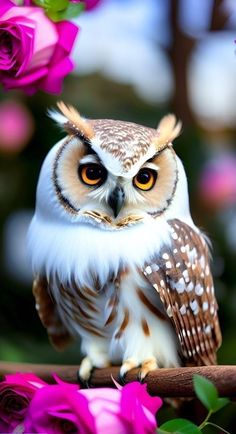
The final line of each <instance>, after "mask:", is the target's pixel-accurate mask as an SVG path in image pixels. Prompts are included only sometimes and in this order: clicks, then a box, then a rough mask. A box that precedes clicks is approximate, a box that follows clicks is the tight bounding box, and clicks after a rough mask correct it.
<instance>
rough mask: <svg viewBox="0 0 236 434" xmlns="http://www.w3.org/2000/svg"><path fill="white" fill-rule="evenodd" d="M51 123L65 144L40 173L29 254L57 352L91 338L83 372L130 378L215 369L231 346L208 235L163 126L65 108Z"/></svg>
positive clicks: (173, 133) (171, 132)
mask: <svg viewBox="0 0 236 434" xmlns="http://www.w3.org/2000/svg"><path fill="white" fill-rule="evenodd" d="M58 107H59V110H60V111H59V112H57V111H53V112H51V117H52V118H53V119H54V120H55V121H56V122H57V123H58V124H59V125H60V126H62V128H63V129H64V131H65V132H66V133H67V136H66V137H65V138H63V139H62V140H61V141H59V143H57V144H56V145H55V146H54V147H53V148H52V149H51V150H50V152H49V153H48V155H47V157H46V159H45V161H44V163H43V166H42V169H41V173H40V176H39V181H38V187H37V198H36V210H35V214H34V217H33V219H32V222H31V225H30V228H29V233H28V246H29V253H30V257H31V259H32V268H33V274H34V283H33V293H34V296H35V299H36V309H37V310H38V314H39V317H40V319H41V321H42V323H43V325H44V326H45V327H46V328H47V332H48V335H49V338H50V341H51V342H52V344H53V345H54V346H55V347H56V348H57V349H59V350H63V349H64V348H65V347H66V346H67V345H68V344H69V343H70V342H71V341H72V340H73V339H75V338H77V337H80V338H81V351H82V353H83V354H84V358H83V360H82V362H81V364H80V369H79V375H80V377H81V378H82V379H83V380H84V381H87V380H88V379H89V377H90V375H91V371H92V369H93V368H94V367H98V368H102V367H107V366H109V365H110V364H120V365H121V368H120V375H121V377H122V378H124V377H125V375H126V374H127V372H128V371H130V370H131V369H133V368H136V367H138V368H139V371H138V372H139V378H140V380H143V379H144V378H145V376H146V375H147V374H148V373H149V372H150V371H152V370H155V369H157V368H161V367H164V368H170V367H178V366H193V365H210V364H215V363H216V351H217V349H218V347H219V346H220V344H221V332H220V326H219V322H218V316H217V309H218V307H217V302H216V299H215V295H214V286H213V280H212V275H211V271H210V265H209V249H208V243H207V239H206V237H205V236H204V234H203V233H202V232H201V231H200V230H199V229H198V228H197V227H196V226H195V224H194V223H193V220H192V218H191V215H190V211H189V201H188V190H187V181H186V175H185V171H184V168H183V165H182V163H181V161H180V159H179V158H178V156H177V155H176V153H175V151H174V149H173V145H172V142H173V140H174V139H175V138H176V137H177V136H178V135H179V134H180V130H181V123H180V122H177V121H176V118H175V116H174V115H173V114H169V115H167V116H165V117H164V118H163V119H162V120H161V121H160V123H159V125H158V127H157V129H154V128H147V127H144V126H141V125H138V124H135V123H131V122H124V121H118V120H109V119H98V120H87V119H85V118H82V117H81V116H80V114H79V112H78V111H77V110H76V109H75V108H73V107H72V106H70V105H66V104H64V103H63V102H60V103H58Z"/></svg>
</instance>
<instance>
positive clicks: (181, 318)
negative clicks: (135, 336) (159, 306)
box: [143, 219, 221, 365]
mask: <svg viewBox="0 0 236 434" xmlns="http://www.w3.org/2000/svg"><path fill="white" fill-rule="evenodd" d="M168 223H169V225H170V227H171V235H172V246H171V248H170V247H165V248H163V249H162V251H161V253H160V256H158V258H154V259H153V261H152V263H151V264H146V265H145V268H144V270H143V273H144V275H145V276H146V278H147V279H148V281H149V282H150V283H151V284H152V285H153V287H154V288H155V289H156V291H158V293H159V295H160V299H161V301H162V303H163V305H164V307H165V309H166V312H167V315H168V316H169V318H170V320H171V321H172V323H173V325H174V328H175V330H176V333H177V336H178V338H179V342H180V345H181V349H182V353H183V359H184V364H185V365H191V364H194V365H196V364H197V365H209V364H215V363H216V351H217V349H218V348H219V346H220V344H221V331H220V326H219V321H218V316H217V309H218V306H217V302H216V299H215V295H214V287H213V280H212V276H211V272H210V268H209V251H208V246H207V244H206V241H205V239H204V237H203V236H202V234H201V233H200V232H199V233H198V232H196V231H194V230H193V229H192V228H191V227H190V226H188V225H187V224H186V223H183V222H181V221H180V220H177V219H174V220H170V221H169V222H168Z"/></svg>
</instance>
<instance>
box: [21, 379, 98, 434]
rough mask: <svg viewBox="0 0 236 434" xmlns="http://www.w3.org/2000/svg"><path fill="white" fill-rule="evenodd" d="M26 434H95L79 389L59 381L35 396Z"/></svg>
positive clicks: (28, 415) (26, 424)
mask: <svg viewBox="0 0 236 434" xmlns="http://www.w3.org/2000/svg"><path fill="white" fill-rule="evenodd" d="M24 428H25V431H24V432H25V433H29V432H30V433H31V432H32V433H33V432H38V433H47V434H64V433H65V432H68V433H70V434H94V433H95V432H96V431H95V426H94V420H93V417H92V415H91V413H90V411H89V409H88V401H87V399H86V398H85V397H84V396H83V395H82V394H81V393H80V391H79V390H78V386H77V385H75V384H68V383H64V382H62V381H60V382H59V384H55V385H50V386H45V387H44V388H42V389H41V390H39V391H38V392H37V394H36V395H35V397H34V399H33V400H32V401H31V404H30V406H29V409H28V413H27V416H26V419H25V423H24Z"/></svg>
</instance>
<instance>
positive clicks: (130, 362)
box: [119, 358, 139, 384]
mask: <svg viewBox="0 0 236 434" xmlns="http://www.w3.org/2000/svg"><path fill="white" fill-rule="evenodd" d="M138 366H139V363H138V362H137V360H135V359H131V358H130V359H126V360H125V361H124V362H123V363H122V365H121V368H120V374H119V379H120V380H121V382H122V383H123V384H124V383H125V376H126V374H127V372H129V371H131V369H134V368H137V367H138Z"/></svg>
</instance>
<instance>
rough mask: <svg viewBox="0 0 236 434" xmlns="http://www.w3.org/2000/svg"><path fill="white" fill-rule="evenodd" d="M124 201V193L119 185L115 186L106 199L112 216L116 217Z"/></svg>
mask: <svg viewBox="0 0 236 434" xmlns="http://www.w3.org/2000/svg"><path fill="white" fill-rule="evenodd" d="M124 201H125V192H124V190H123V188H122V187H121V186H120V185H117V186H116V187H115V188H114V190H112V192H111V193H110V195H109V197H108V205H109V206H110V207H111V209H112V211H113V213H114V216H115V217H117V216H118V214H119V212H120V210H121V208H122V206H123V205H124Z"/></svg>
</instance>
